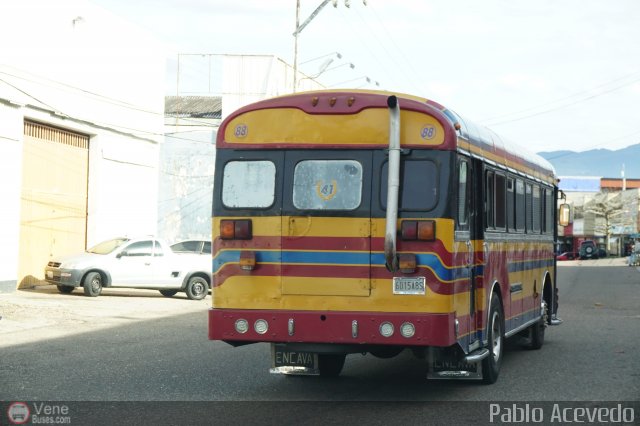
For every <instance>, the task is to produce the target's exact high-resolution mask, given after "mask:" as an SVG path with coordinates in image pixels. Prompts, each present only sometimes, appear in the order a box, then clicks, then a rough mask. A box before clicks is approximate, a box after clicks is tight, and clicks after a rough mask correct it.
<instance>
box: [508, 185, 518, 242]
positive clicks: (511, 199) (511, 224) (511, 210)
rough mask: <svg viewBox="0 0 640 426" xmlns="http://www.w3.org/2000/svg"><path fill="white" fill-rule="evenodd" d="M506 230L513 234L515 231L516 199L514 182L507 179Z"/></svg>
mask: <svg viewBox="0 0 640 426" xmlns="http://www.w3.org/2000/svg"><path fill="white" fill-rule="evenodd" d="M507 229H508V230H509V232H513V231H515V229H516V199H515V180H514V179H513V178H511V177H510V178H507Z"/></svg>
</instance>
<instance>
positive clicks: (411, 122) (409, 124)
mask: <svg viewBox="0 0 640 426" xmlns="http://www.w3.org/2000/svg"><path fill="white" fill-rule="evenodd" d="M282 117H286V123H283V122H282ZM274 123H281V125H274ZM238 126H243V129H246V132H242V133H241V134H240V135H239V136H238V135H236V127H238ZM400 127H401V129H400V135H401V139H400V144H401V145H409V144H411V145H424V146H438V145H442V144H443V143H444V128H443V127H442V125H441V124H440V123H439V122H438V120H436V119H435V118H434V117H432V116H430V115H427V114H424V113H420V112H415V111H406V110H402V111H401V113H400ZM425 128H433V129H435V131H433V133H430V134H429V137H430V139H429V138H423V137H422V132H423V129H425ZM309 129H313V131H311V132H310V131H309ZM224 140H225V142H227V143H231V144H239V145H244V144H296V145H353V146H358V145H385V146H387V145H389V111H388V110H387V109H386V108H384V109H383V108H368V109H365V110H362V111H360V112H358V113H356V114H344V115H333V114H324V115H312V114H307V113H305V112H304V111H301V110H299V109H297V108H277V109H262V110H256V111H249V112H247V113H244V114H242V115H240V116H238V117H235V118H234V119H233V120H231V121H230V122H229V124H228V125H227V127H226V131H225V134H224Z"/></svg>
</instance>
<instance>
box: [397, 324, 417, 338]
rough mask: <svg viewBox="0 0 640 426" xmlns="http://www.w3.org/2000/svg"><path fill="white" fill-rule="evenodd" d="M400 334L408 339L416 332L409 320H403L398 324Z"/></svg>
mask: <svg viewBox="0 0 640 426" xmlns="http://www.w3.org/2000/svg"><path fill="white" fill-rule="evenodd" d="M400 334H402V337H406V338H407V339H408V338H410V337H413V336H414V335H415V334H416V328H415V326H414V325H413V324H411V323H410V322H405V323H404V324H402V325H401V326H400Z"/></svg>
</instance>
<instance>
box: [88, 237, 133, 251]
mask: <svg viewBox="0 0 640 426" xmlns="http://www.w3.org/2000/svg"><path fill="white" fill-rule="evenodd" d="M127 241H130V240H129V238H114V239H113V240H107V241H103V242H101V243H100V244H98V245H95V246H93V247H91V248H90V249H89V250H87V251H88V252H89V253H95V254H109V253H111V252H112V251H114V250H115V249H117V248H118V247H120V246H121V245H122V244H124V243H126V242H127Z"/></svg>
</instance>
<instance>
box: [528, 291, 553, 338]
mask: <svg viewBox="0 0 640 426" xmlns="http://www.w3.org/2000/svg"><path fill="white" fill-rule="evenodd" d="M542 312H543V314H542V317H541V318H540V321H538V322H537V323H535V324H533V325H532V326H531V331H530V333H531V341H530V342H529V345H528V348H529V349H534V350H536V349H540V348H541V347H542V345H543V344H544V330H545V329H546V328H547V318H548V315H549V305H548V304H547V301H546V300H544V299H542Z"/></svg>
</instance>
